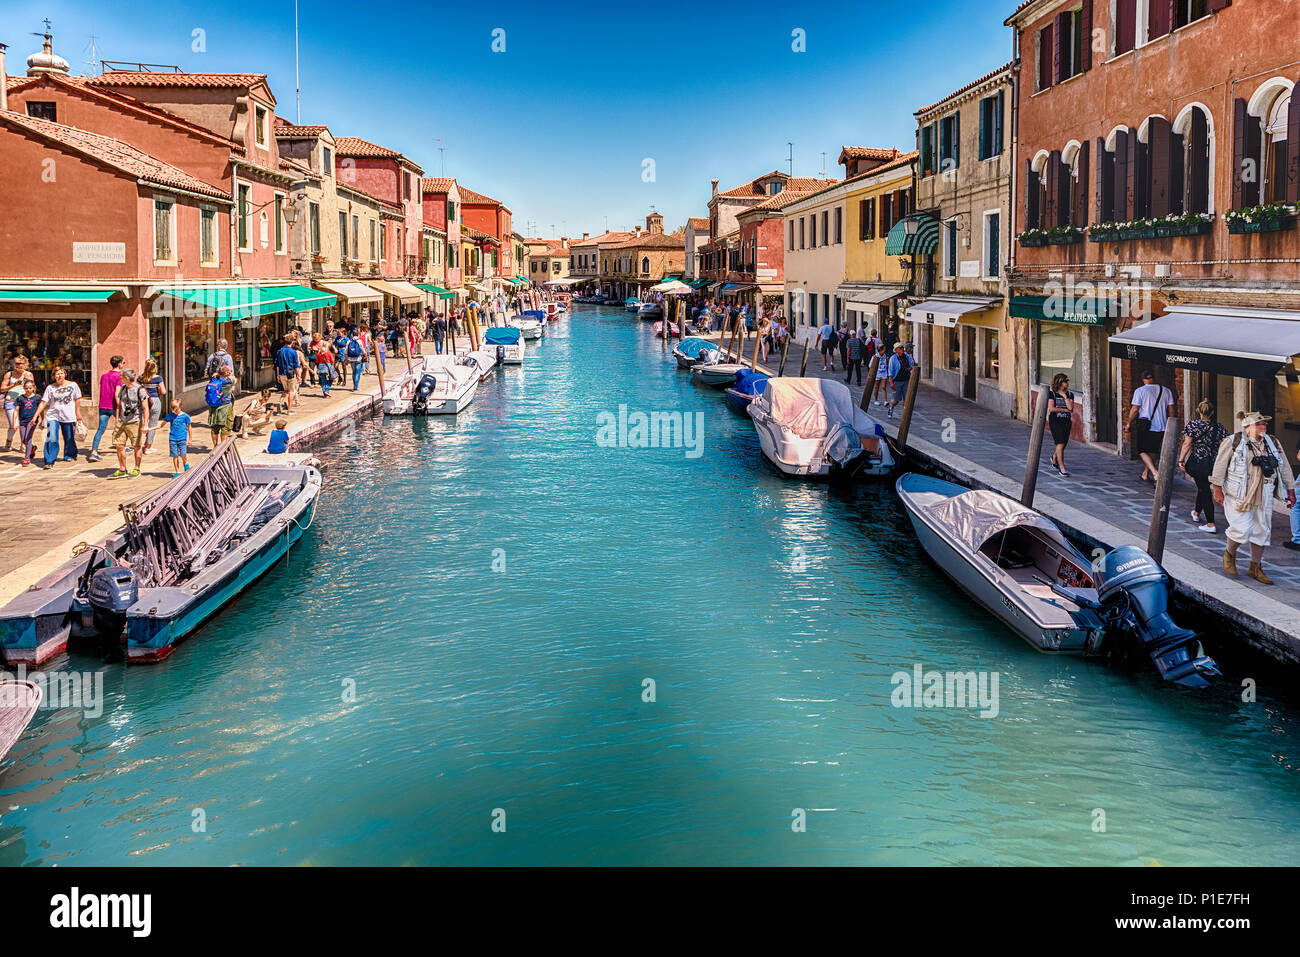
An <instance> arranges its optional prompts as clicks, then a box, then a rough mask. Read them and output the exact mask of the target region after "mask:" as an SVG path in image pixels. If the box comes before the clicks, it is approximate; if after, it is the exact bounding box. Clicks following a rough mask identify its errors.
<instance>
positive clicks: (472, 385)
mask: <svg viewBox="0 0 1300 957" xmlns="http://www.w3.org/2000/svg"><path fill="white" fill-rule="evenodd" d="M480 381H481V380H480V379H479V376H478V374H477V373H475V374H474V375H471V376H469V377H467V379H466V380H465V382H464V383H463V384H462V386H461V388H460V390H459V391H457V392H456V394H455V395H450V396H446V397H445V398H430V400H429V404H428V407H427V408H426V409H425V411H424V412H422V413H418V414H420V415H456V414H457V413H458V412H464V411H465V409H467V408H469V405H470V403H471V402H473V401H474V395H475V393H477V392H478V384H479V382H480ZM416 414H417V413H416V412H415V411H414V407H413V404H412V400H410V399H406V398H402V397H401V396H400V395H388V396H384V415H416Z"/></svg>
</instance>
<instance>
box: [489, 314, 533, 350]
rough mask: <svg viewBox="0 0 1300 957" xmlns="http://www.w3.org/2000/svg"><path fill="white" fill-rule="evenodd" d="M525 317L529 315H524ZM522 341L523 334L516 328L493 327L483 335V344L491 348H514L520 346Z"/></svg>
mask: <svg viewBox="0 0 1300 957" xmlns="http://www.w3.org/2000/svg"><path fill="white" fill-rule="evenodd" d="M524 315H528V313H524ZM522 339H523V333H521V332H520V331H519V330H518V329H516V328H515V327H514V326H493V327H492V328H491V329H489V330H488V331H487V332H485V333H483V343H484V344H485V345H489V346H514V345H518V344H519V342H520V341H521V340H522Z"/></svg>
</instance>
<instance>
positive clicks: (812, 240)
mask: <svg viewBox="0 0 1300 957" xmlns="http://www.w3.org/2000/svg"><path fill="white" fill-rule="evenodd" d="M808 246H809V248H811V249H816V248H817V214H816V213H813V214H812V215H811V216H809V217H808Z"/></svg>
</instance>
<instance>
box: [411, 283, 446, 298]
mask: <svg viewBox="0 0 1300 957" xmlns="http://www.w3.org/2000/svg"><path fill="white" fill-rule="evenodd" d="M415 288H416V289H423V290H424V291H425V292H431V293H433V294H434V295H435V296H443V297H445V296H450V295H453V293H452V292H451V291H450V290H447V289H443V288H442V287H441V286H435V285H434V284H433V283H430V282H417V283H416V284H415Z"/></svg>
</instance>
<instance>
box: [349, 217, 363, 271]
mask: <svg viewBox="0 0 1300 957" xmlns="http://www.w3.org/2000/svg"><path fill="white" fill-rule="evenodd" d="M351 249H352V258H353V259H355V260H357V261H360V259H361V217H360V216H358V215H357V214H356V213H353V214H352V245H351Z"/></svg>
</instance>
